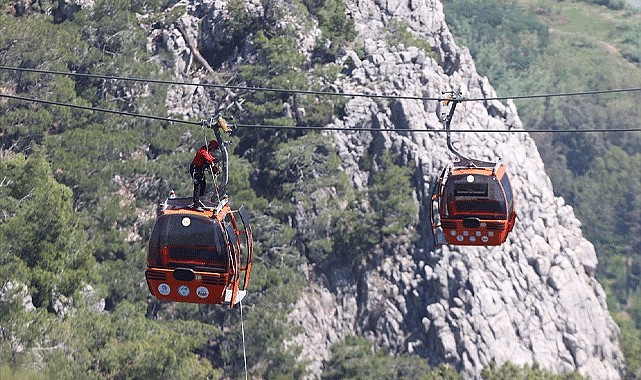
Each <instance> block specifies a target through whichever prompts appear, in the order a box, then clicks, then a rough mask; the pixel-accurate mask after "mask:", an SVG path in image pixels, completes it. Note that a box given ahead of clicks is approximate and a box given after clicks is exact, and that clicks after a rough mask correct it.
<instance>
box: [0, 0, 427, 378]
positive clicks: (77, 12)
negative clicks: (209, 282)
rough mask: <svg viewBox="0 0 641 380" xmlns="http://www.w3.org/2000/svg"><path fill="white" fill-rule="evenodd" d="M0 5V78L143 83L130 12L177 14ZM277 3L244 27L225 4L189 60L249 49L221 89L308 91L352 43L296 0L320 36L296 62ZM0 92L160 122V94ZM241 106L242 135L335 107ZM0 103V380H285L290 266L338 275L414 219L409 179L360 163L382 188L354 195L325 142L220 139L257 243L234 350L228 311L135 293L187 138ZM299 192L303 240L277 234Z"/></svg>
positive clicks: (123, 87)
mask: <svg viewBox="0 0 641 380" xmlns="http://www.w3.org/2000/svg"><path fill="white" fill-rule="evenodd" d="M0 5H2V7H3V8H4V9H6V10H7V12H6V13H3V14H2V15H0V60H1V61H2V62H3V65H7V66H15V67H22V68H34V69H45V70H56V71H63V72H69V71H74V72H78V73H91V74H103V75H113V76H130V77H152V78H160V79H162V78H169V72H171V70H172V67H171V65H172V64H173V58H172V57H171V53H170V52H169V51H168V50H167V48H166V46H164V45H163V44H162V43H161V42H158V41H155V45H154V46H153V47H152V48H151V52H150V51H148V50H147V46H146V41H147V35H146V34H145V31H144V29H143V28H140V20H141V19H140V18H139V17H137V16H136V13H137V12H140V13H145V12H152V14H148V15H146V16H147V17H148V20H151V21H150V22H152V23H153V24H154V27H155V28H162V27H167V26H168V25H170V24H171V23H172V22H174V21H175V20H176V16H177V15H176V12H177V11H176V9H178V11H182V12H184V10H185V8H184V7H177V8H175V9H173V10H171V11H169V12H166V13H162V12H163V6H162V4H161V3H160V2H149V1H144V2H129V1H124V0H123V1H115V2H114V1H106V0H98V1H96V2H95V3H94V5H93V7H91V8H87V9H82V8H80V7H78V6H72V5H66V4H65V3H64V2H60V3H58V4H57V6H54V7H49V8H47V7H41V6H40V5H39V3H34V4H28V5H24V6H23V5H20V4H17V3H13V2H6V1H3V2H0ZM284 6H286V4H285V3H282V2H278V1H271V2H265V13H264V14H263V15H260V16H258V17H259V18H258V19H252V18H251V17H256V15H253V16H250V15H249V13H248V12H247V10H246V9H245V8H244V4H243V2H238V1H232V2H230V5H229V7H230V9H229V11H230V14H233V16H234V17H233V18H231V19H230V24H229V27H230V30H231V31H232V33H231V38H230V39H229V40H226V41H223V42H222V44H223V45H224V46H225V49H221V50H220V51H216V52H206V51H205V52H203V53H204V55H206V56H207V57H212V56H214V55H216V54H218V55H224V54H226V55H227V57H229V56H231V55H233V54H235V53H237V49H238V46H239V45H240V44H241V43H242V42H243V41H245V40H246V39H251V41H250V42H251V43H252V45H253V46H254V47H255V54H254V55H253V59H252V60H248V61H247V62H245V63H244V64H243V65H242V66H241V68H240V70H239V72H238V73H237V74H238V80H239V81H241V82H242V83H244V84H246V85H253V86H267V87H293V88H315V89H323V86H324V84H323V83H330V82H331V81H332V78H333V76H335V75H337V74H338V69H337V68H336V67H334V65H332V64H328V63H325V62H329V61H332V59H333V58H332V56H333V54H335V53H336V51H337V49H339V48H340V46H341V45H342V44H344V43H346V42H348V41H349V40H350V39H351V38H353V37H354V35H355V34H354V29H353V23H352V22H351V21H350V20H349V19H347V17H346V15H345V7H344V3H343V2H339V1H320V2H319V1H313V2H312V1H310V2H304V3H303V2H301V3H298V5H297V6H298V7H299V9H307V11H308V12H309V15H310V16H311V17H315V18H317V19H318V21H319V25H320V27H321V29H322V32H323V34H322V36H321V37H320V40H319V41H318V44H319V45H318V46H319V48H318V49H317V51H316V52H315V55H314V63H306V62H305V58H304V56H303V55H302V54H300V53H299V52H298V50H297V46H296V39H295V35H294V31H291V30H288V29H279V28H283V25H282V24H280V23H278V22H277V21H278V20H279V17H280V16H282V15H283V14H284V12H285V11H286V10H285V9H284ZM153 12H156V13H155V14H154V13H153ZM279 15H280V16H279ZM125 31H126V33H125ZM234 49H236V50H234ZM303 64H309V65H311V66H310V67H309V68H308V69H309V70H307V72H310V73H311V75H307V74H306V72H304V71H301V70H300V67H301V65H303ZM212 65H216V66H217V67H221V66H223V61H222V60H218V61H213V62H212ZM234 74H235V73H230V77H231V76H232V75H234ZM216 75H220V76H224V75H226V73H225V72H224V70H221V71H220V72H219V73H217V74H216ZM0 80H1V81H2V83H3V84H2V91H3V93H9V94H15V95H19V96H25V97H32V98H36V99H47V100H51V101H58V102H64V103H73V104H78V105H82V106H91V107H98V108H103V109H109V110H113V111H126V112H138V113H146V114H152V115H163V114H166V112H167V111H166V109H165V108H164V107H165V106H164V105H165V97H166V91H167V86H165V85H152V84H142V83H140V82H131V83H125V82H122V81H114V80H106V79H99V78H91V77H82V76H62V75H43V74H40V73H28V72H11V71H6V70H3V71H1V72H0ZM292 104H294V105H295V106H296V107H295V108H294V110H295V111H296V113H294V114H292V113H291V112H289V110H290V109H291V108H290V105H292ZM244 106H245V108H244V113H243V114H242V115H238V116H240V117H242V118H243V120H244V121H246V122H248V123H252V122H256V123H269V124H286V125H294V124H308V125H322V124H324V123H326V122H327V121H328V120H329V119H330V118H331V117H333V114H334V113H335V112H336V111H337V110H339V109H340V107H341V103H340V102H336V101H330V100H319V99H317V98H315V97H311V96H309V97H308V96H297V97H293V96H292V95H288V94H285V95H280V94H277V95H275V96H274V94H264V93H263V94H261V93H258V92H256V93H254V94H253V95H252V96H248V97H247V101H246V102H245V103H244ZM0 108H1V109H2V111H1V112H0V136H2V145H1V147H0V155H1V156H2V161H0V172H1V173H2V176H1V177H0V181H1V182H0V202H1V203H0V206H1V210H2V213H1V215H0V278H1V279H2V282H1V283H0V289H1V292H2V294H3V296H2V299H0V363H2V366H1V367H0V374H1V375H2V376H3V378H4V377H5V375H6V376H8V377H10V378H57V379H72V378H96V379H113V378H161V377H168V378H174V379H181V378H190V379H193V378H196V379H205V378H220V377H227V378H237V377H240V376H242V374H243V373H244V371H245V368H244V364H243V363H244V356H245V355H246V356H247V362H248V363H249V365H250V368H249V370H250V372H251V373H252V375H253V376H259V377H264V378H300V377H301V376H302V375H303V374H304V368H305V367H304V365H305V362H304V361H299V360H298V358H299V352H300V348H299V347H297V346H296V345H291V344H286V342H287V341H288V340H289V339H291V337H292V336H293V335H294V334H296V333H297V329H296V327H293V326H291V325H290V324H288V323H287V314H288V312H289V310H290V308H291V306H292V305H293V303H294V302H295V301H296V300H297V298H298V291H299V290H300V289H301V288H302V286H303V285H304V278H303V276H302V274H301V273H300V271H299V270H298V268H299V267H300V265H301V264H304V263H310V264H312V265H327V264H328V263H329V262H331V261H335V260H341V261H345V262H346V263H348V265H355V266H356V265H358V264H359V262H360V259H361V258H363V257H364V256H365V255H367V254H368V253H369V249H371V248H373V247H375V246H376V245H377V244H381V243H382V242H383V240H384V239H386V238H388V237H389V236H390V235H391V234H404V233H406V232H407V231H406V229H407V228H408V226H411V225H412V224H414V222H415V221H414V220H413V219H412V216H413V215H415V214H416V211H415V208H414V207H415V205H414V201H413V199H412V197H411V191H409V189H410V186H409V173H407V171H406V169H403V168H401V167H399V166H398V165H396V164H395V163H394V159H393V157H392V156H385V157H382V158H374V159H375V160H378V161H380V162H379V164H380V165H381V168H383V169H384V170H386V171H389V172H390V173H391V175H392V176H393V178H394V182H392V183H390V184H389V186H390V187H388V185H387V184H386V182H385V181H382V180H381V178H382V177H381V176H380V175H377V176H373V179H372V183H373V190H372V192H371V194H366V197H365V198H363V197H358V196H357V194H355V193H354V190H353V189H352V188H351V186H349V185H348V184H349V181H348V180H347V178H346V177H345V175H344V174H343V173H342V172H341V171H340V170H339V162H338V159H337V157H336V154H335V153H334V152H333V149H332V147H331V145H330V143H329V141H327V138H326V136H323V135H319V134H311V133H310V134H306V133H303V132H301V131H292V132H285V133H282V132H276V133H263V132H260V133H259V132H255V131H251V130H249V131H239V133H238V135H237V136H235V137H232V142H233V145H232V146H233V147H234V154H232V157H231V166H232V168H233V170H232V171H231V172H230V184H229V187H228V189H229V193H230V194H232V198H231V201H232V202H233V203H234V204H236V205H240V204H244V205H245V207H247V208H248V209H249V210H250V212H251V213H252V218H253V222H254V225H255V233H256V238H257V241H256V252H255V254H256V260H255V263H254V268H253V269H254V270H253V273H254V275H253V276H252V279H251V295H250V304H251V307H249V308H245V310H244V321H243V323H244V330H245V331H246V332H247V334H246V336H244V337H243V335H242V331H241V321H240V316H239V313H237V312H233V311H232V312H230V311H229V310H224V309H222V308H220V307H215V306H202V305H201V306H196V305H186V304H165V303H160V302H158V301H157V300H156V299H154V298H153V297H151V296H149V294H148V291H147V289H146V284H145V280H144V268H145V243H146V240H147V239H148V234H149V229H150V227H151V223H152V221H153V219H152V218H151V217H152V215H153V210H154V208H155V207H154V205H155V203H156V202H157V201H158V200H159V199H162V197H164V196H165V195H166V194H168V192H169V190H171V189H174V190H176V192H177V193H179V194H186V193H187V194H188V193H189V192H190V181H189V180H188V177H187V164H188V162H189V160H190V159H191V155H192V154H193V152H194V149H195V148H197V147H198V146H199V145H200V142H199V141H198V140H199V139H198V138H197V137H196V136H200V133H201V131H200V130H195V129H194V130H192V129H190V128H189V127H185V126H184V125H177V124H168V123H159V122H151V121H148V120H145V119H140V118H126V117H121V116H117V115H113V114H106V113H100V112H95V113H88V112H86V111H82V110H78V109H73V108H67V107H56V106H45V105H43V104H40V103H37V102H24V101H16V100H5V99H3V100H2V101H1V102H0ZM206 116H208V115H202V117H206ZM301 184H303V185H304V186H301ZM392 187H393V188H392ZM327 191H329V192H331V193H327ZM310 194H311V195H313V196H315V197H318V199H319V200H321V199H324V201H319V203H318V205H321V204H322V205H323V206H324V207H322V208H321V207H319V208H318V209H319V210H320V211H319V215H316V216H315V217H314V218H312V220H313V221H314V223H313V225H310V228H309V229H300V228H294V227H299V226H294V225H292V221H293V220H294V219H295V213H296V207H297V205H299V204H301V202H302V204H303V205H304V206H305V208H309V209H311V208H312V207H311V206H310V204H309V202H310V198H309V196H310ZM391 194H393V197H389V195H391ZM389 198H391V200H389ZM392 200H393V201H394V202H399V203H400V204H405V205H407V207H405V206H403V207H399V208H398V211H395V212H396V213H395V214H394V216H399V217H402V218H401V220H400V222H399V221H397V220H396V219H392V220H391V221H390V222H386V221H384V220H381V218H380V217H379V216H377V215H381V214H382V212H381V211H378V212H377V208H379V207H380V208H382V209H384V208H389V207H390V206H389V205H387V204H386V202H387V203H389V202H390V201H392ZM323 202H324V204H323ZM318 205H317V206H318ZM361 213H366V214H367V217H368V218H370V219H371V221H372V222H371V223H369V222H368V226H367V228H368V230H367V235H366V236H367V237H364V238H361V237H360V236H361V234H362V232H363V231H360V229H358V228H354V227H353V225H351V224H344V223H341V219H340V218H341V217H342V216H343V215H345V216H346V217H347V218H351V219H355V218H357V217H358V216H359V215H360V214H361ZM370 224H371V225H370ZM370 235H371V236H370ZM335 236H337V238H334V237H335ZM347 247H350V248H351V249H347ZM354 247H360V249H358V250H357V251H354V249H353V248H354ZM244 339H245V340H246V346H244V345H243V340H244ZM244 348H246V350H244Z"/></svg>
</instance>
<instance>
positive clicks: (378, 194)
mask: <svg viewBox="0 0 641 380" xmlns="http://www.w3.org/2000/svg"><path fill="white" fill-rule="evenodd" d="M379 165H380V166H379V169H378V170H377V171H376V172H374V174H373V176H372V183H371V184H370V190H369V191H370V194H369V197H370V200H371V204H372V207H373V209H374V212H375V213H376V224H377V226H378V227H379V228H380V231H381V233H382V236H383V237H387V236H390V235H393V234H395V235H401V234H403V233H404V231H405V230H406V229H407V228H409V227H410V226H414V225H416V223H417V222H418V220H417V208H416V207H417V206H416V202H415V201H414V198H413V197H412V194H413V192H412V187H411V183H410V177H411V174H412V170H411V169H410V168H409V167H403V166H399V165H397V164H395V163H394V162H393V158H392V156H391V155H390V154H389V153H387V152H385V153H383V155H382V156H381V157H380V163H379ZM410 238H413V236H410Z"/></svg>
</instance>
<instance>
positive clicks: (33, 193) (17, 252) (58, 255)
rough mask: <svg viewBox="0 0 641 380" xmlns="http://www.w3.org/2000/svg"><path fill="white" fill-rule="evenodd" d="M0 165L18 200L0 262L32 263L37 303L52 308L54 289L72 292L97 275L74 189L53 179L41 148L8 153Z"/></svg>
mask: <svg viewBox="0 0 641 380" xmlns="http://www.w3.org/2000/svg"><path fill="white" fill-rule="evenodd" d="M0 168H1V169H2V170H1V171H2V173H4V175H5V176H6V177H5V182H6V183H7V186H5V187H2V188H0V191H1V192H2V196H3V197H7V198H8V201H6V202H11V201H13V203H14V207H13V211H14V212H13V213H12V215H11V216H10V217H9V218H7V219H5V220H4V221H3V222H2V223H0V241H4V242H7V243H8V244H6V245H4V244H3V249H2V252H0V253H1V254H2V258H0V263H2V264H3V265H17V266H18V267H24V266H26V267H28V268H29V273H30V284H29V285H30V290H31V291H32V292H33V297H34V304H35V305H36V306H37V307H39V306H45V307H47V306H48V307H51V306H52V305H51V302H52V293H53V292H60V293H61V294H63V295H66V296H69V295H71V294H72V293H73V292H74V291H75V290H77V289H78V288H79V287H80V285H81V284H82V283H84V282H89V281H90V280H92V279H93V277H94V275H95V261H94V260H93V256H92V255H91V246H90V245H89V244H88V242H87V236H86V234H85V233H84V231H82V230H80V229H79V228H78V226H79V225H80V219H79V218H78V216H77V215H76V214H74V212H73V194H72V191H71V189H69V188H67V187H66V186H64V185H61V184H59V183H57V182H56V181H55V180H54V179H53V177H52V176H51V168H50V166H49V164H48V163H47V162H46V161H45V159H44V156H43V154H42V151H40V150H36V152H35V153H34V154H32V155H30V156H29V157H24V156H14V157H9V158H4V159H3V160H2V163H0ZM16 261H17V263H16ZM12 262H13V264H10V263H12Z"/></svg>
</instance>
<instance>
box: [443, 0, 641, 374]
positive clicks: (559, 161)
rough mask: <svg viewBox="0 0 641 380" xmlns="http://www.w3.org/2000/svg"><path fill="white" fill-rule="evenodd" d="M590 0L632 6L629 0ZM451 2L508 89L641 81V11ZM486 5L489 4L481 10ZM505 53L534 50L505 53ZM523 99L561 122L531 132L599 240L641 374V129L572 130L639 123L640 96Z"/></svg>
mask: <svg viewBox="0 0 641 380" xmlns="http://www.w3.org/2000/svg"><path fill="white" fill-rule="evenodd" d="M586 2H589V3H595V4H598V5H607V7H608V8H614V9H620V8H622V6H623V2H621V1H586ZM520 4H522V5H520ZM444 5H445V11H446V18H447V21H448V25H450V26H451V27H452V30H453V33H454V34H455V36H457V38H458V42H459V43H460V44H462V45H465V46H468V47H469V48H470V51H471V53H472V55H473V56H474V59H475V62H476V64H477V67H478V70H479V72H480V74H482V75H487V76H488V77H489V79H490V82H491V83H492V84H493V85H495V86H496V88H497V91H498V93H499V95H500V96H509V95H527V94H546V93H547V94H555V93H563V92H575V91H593V90H604V89H615V88H630V87H640V86H641V67H639V66H638V63H639V60H638V54H639V52H640V50H639V38H638V36H639V34H638V33H639V23H638V20H639V14H638V13H634V12H633V11H627V12H618V13H614V12H612V11H608V10H607V9H606V8H604V7H593V6H586V5H585V4H579V3H576V2H567V3H559V2H555V1H546V0H540V1H535V2H525V1H524V2H518V1H513V2H507V3H506V2H499V1H476V0H455V1H451V2H445V3H444ZM480 9H487V12H486V13H484V15H483V16H480V15H479V14H478V13H477V14H476V15H474V14H475V13H476V12H474V10H480ZM478 30H482V31H483V32H482V33H478V32H477V31H478ZM597 31H598V32H597ZM515 35H516V36H529V38H526V39H523V38H515ZM534 37H536V38H534ZM520 51H523V52H524V53H523V54H521V55H519V54H518V52H520ZM505 56H511V57H516V58H518V57H524V58H526V59H525V60H523V61H521V60H519V59H517V60H516V61H514V62H512V61H511V60H507V62H508V63H505V62H506V60H505V59H504V57H505ZM519 62H521V64H519ZM514 63H516V64H517V66H513V64H514ZM515 103H516V104H517V106H518V108H519V115H520V116H521V118H522V120H523V122H524V125H525V128H527V129H532V130H537V129H539V130H540V129H546V130H548V129H551V130H558V131H559V132H558V133H553V134H549V133H548V134H533V135H532V136H533V137H534V138H535V140H536V141H537V145H538V146H539V151H540V152H541V154H542V156H543V159H544V162H545V165H546V171H547V172H548V174H550V177H551V179H552V182H553V184H554V188H555V192H556V193H557V194H558V195H561V196H563V197H564V198H565V199H566V200H567V201H568V203H570V204H571V205H573V206H574V209H575V212H576V215H577V217H578V218H579V219H580V220H581V222H582V224H583V232H584V234H585V236H586V237H587V238H588V239H589V240H590V241H591V242H592V243H594V245H595V248H596V250H597V255H598V258H599V266H598V268H597V278H598V280H599V282H600V283H601V284H603V286H604V287H605V289H606V292H607V293H608V304H609V308H610V310H611V312H612V313H613V315H614V316H615V318H616V319H617V321H618V322H619V324H620V325H621V326H622V338H621V342H622V349H623V350H624V354H625V355H626V359H627V363H628V371H629V375H630V376H637V377H638V376H641V372H640V371H641V367H640V365H639V362H640V361H641V356H640V354H639V350H638V347H641V340H639V332H640V331H641V318H640V317H641V312H640V311H639V310H641V245H640V244H639V238H638V234H639V231H641V224H640V222H639V218H638V215H639V214H640V213H641V202H640V201H639V197H640V195H639V191H638V189H639V185H640V184H639V174H641V173H639V168H638V162H639V159H640V158H641V156H640V154H641V150H640V149H641V134H639V133H572V132H571V131H573V130H581V129H596V130H600V129H610V128H628V129H629V128H638V127H639V124H640V122H641V109H640V108H639V106H638V101H637V100H636V96H633V95H626V94H618V95H606V94H601V95H591V96H583V97H564V98H560V97H557V98H555V97H548V98H543V99H527V100H517V101H515ZM561 131H569V132H567V133H562V132H561ZM630 320H632V321H633V322H634V323H630Z"/></svg>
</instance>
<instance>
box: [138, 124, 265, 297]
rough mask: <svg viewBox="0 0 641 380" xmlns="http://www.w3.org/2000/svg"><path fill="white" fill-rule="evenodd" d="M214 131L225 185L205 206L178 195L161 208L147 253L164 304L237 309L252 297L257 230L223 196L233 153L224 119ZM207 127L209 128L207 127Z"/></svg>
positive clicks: (151, 280)
mask: <svg viewBox="0 0 641 380" xmlns="http://www.w3.org/2000/svg"><path fill="white" fill-rule="evenodd" d="M206 123H207V125H208V127H209V128H213V129H214V132H215V134H216V139H217V140H218V142H219V147H220V150H221V153H222V160H221V162H222V165H223V167H222V173H223V177H222V180H221V185H220V186H219V187H217V189H216V190H215V193H214V194H213V197H211V200H210V201H206V200H203V202H202V203H203V205H204V207H200V208H196V207H195V205H193V203H192V198H191V197H185V198H177V197H175V196H174V194H173V192H172V193H171V194H170V196H169V198H167V199H166V200H165V201H164V202H162V203H161V204H160V205H159V206H158V209H157V215H158V217H157V219H156V222H155V224H154V227H153V230H152V233H151V237H150V239H149V244H148V248H147V270H146V271H145V277H146V279H147V285H148V286H149V291H150V292H151V294H152V295H154V296H155V297H156V298H158V299H159V300H162V301H173V302H189V303H202V304H222V305H228V306H230V307H235V306H237V305H238V304H239V303H240V302H241V301H242V299H243V298H244V297H245V296H246V294H247V290H246V289H247V286H248V284H249V278H250V274H251V266H252V256H253V249H254V246H253V235H252V226H251V224H250V222H249V213H248V212H247V210H246V209H245V208H244V207H242V206H241V207H240V208H238V209H237V210H232V208H231V207H230V205H229V202H228V198H227V196H226V195H225V194H224V192H223V193H221V190H222V189H224V188H225V186H226V184H227V163H228V157H227V150H226V144H227V143H226V142H224V141H223V139H222V136H221V133H220V130H219V129H220V128H224V129H225V130H227V124H226V122H225V120H224V119H223V118H222V117H220V116H218V117H216V118H215V119H214V118H211V119H210V120H209V122H206ZM204 124H205V123H204Z"/></svg>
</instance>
